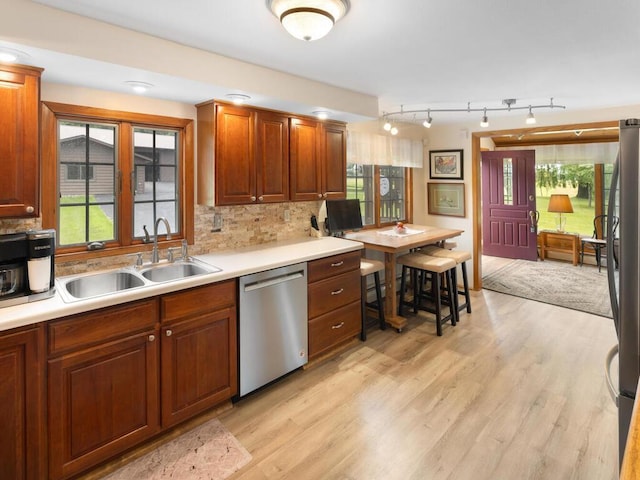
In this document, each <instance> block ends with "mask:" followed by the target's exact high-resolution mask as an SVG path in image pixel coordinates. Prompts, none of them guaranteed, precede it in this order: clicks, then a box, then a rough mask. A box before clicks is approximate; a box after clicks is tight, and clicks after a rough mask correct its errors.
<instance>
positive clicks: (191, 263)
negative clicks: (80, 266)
mask: <svg viewBox="0 0 640 480" xmlns="http://www.w3.org/2000/svg"><path fill="white" fill-rule="evenodd" d="M220 271H221V270H220V269H219V268H218V267H214V266H213V265H209V264H206V263H204V262H200V261H198V260H195V259H193V258H189V260H184V261H177V262H175V263H163V262H161V263H157V264H147V265H144V266H142V267H138V268H137V269H134V268H133V267H125V268H120V269H118V270H112V271H108V272H99V273H92V274H84V275H81V276H78V277H71V278H69V279H65V278H60V279H58V280H57V282H58V285H59V287H60V288H59V291H60V294H61V295H62V299H63V300H64V301H65V302H77V301H78V300H84V299H87V298H93V297H98V296H100V295H107V294H110V293H118V292H122V291H124V290H129V289H131V288H139V287H148V286H151V285H154V284H157V283H163V282H170V281H175V280H182V279H184V278H189V277H193V276H194V275H204V274H207V273H215V272H220Z"/></svg>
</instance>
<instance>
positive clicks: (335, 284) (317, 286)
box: [308, 270, 360, 318]
mask: <svg viewBox="0 0 640 480" xmlns="http://www.w3.org/2000/svg"><path fill="white" fill-rule="evenodd" d="M308 292H309V293H308V305H309V318H314V317H317V316H318V315H323V314H325V313H327V312H330V311H331V310H335V309H336V308H339V307H342V306H344V305H346V304H348V303H351V302H355V301H357V302H360V271H355V270H354V271H352V272H347V273H343V274H342V275H338V276H337V277H333V278H328V279H326V280H322V281H320V282H315V283H312V284H311V285H309V290H308Z"/></svg>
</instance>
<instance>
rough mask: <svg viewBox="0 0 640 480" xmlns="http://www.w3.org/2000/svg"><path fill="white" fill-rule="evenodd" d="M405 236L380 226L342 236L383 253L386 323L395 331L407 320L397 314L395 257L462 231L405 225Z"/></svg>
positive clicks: (454, 235) (457, 234)
mask: <svg viewBox="0 0 640 480" xmlns="http://www.w3.org/2000/svg"><path fill="white" fill-rule="evenodd" d="M405 227H406V229H407V233H406V234H398V233H396V232H395V230H394V228H395V227H383V228H376V229H370V230H361V231H359V232H350V233H347V234H346V235H345V238H347V239H349V240H355V241H358V242H362V243H364V246H365V248H369V249H371V250H378V251H380V252H384V266H385V270H384V282H385V287H386V290H385V292H386V293H385V302H384V313H385V317H386V321H387V323H388V324H389V325H391V326H392V327H393V328H395V329H396V330H397V331H398V332H401V331H402V329H403V328H404V327H405V326H406V325H407V319H406V318H404V317H401V316H399V315H398V298H397V291H396V257H397V256H398V255H399V254H403V253H405V252H407V251H408V250H410V249H412V248H418V247H424V246H425V245H432V244H434V243H438V242H441V241H443V240H447V239H449V238H453V237H457V236H459V235H460V234H461V233H462V232H464V230H454V229H450V228H440V227H429V226H426V225H412V224H405Z"/></svg>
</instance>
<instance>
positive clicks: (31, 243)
mask: <svg viewBox="0 0 640 480" xmlns="http://www.w3.org/2000/svg"><path fill="white" fill-rule="evenodd" d="M55 248H56V232H55V230H29V231H26V232H21V233H9V234H5V235H0V307H8V306H11V305H18V304H21V303H27V302H33V301H36V300H43V299H45V298H49V297H51V296H53V295H54V293H55V265H54V264H55V262H54V255H55Z"/></svg>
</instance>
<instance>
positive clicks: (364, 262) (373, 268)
mask: <svg viewBox="0 0 640 480" xmlns="http://www.w3.org/2000/svg"><path fill="white" fill-rule="evenodd" d="M383 270H384V263H382V262H380V261H378V260H370V259H368V258H362V259H361V260H360V291H361V297H362V299H361V302H360V303H361V307H362V330H361V331H360V340H362V341H363V342H364V341H365V340H366V339H367V307H372V308H377V310H378V321H379V322H380V330H384V329H385V328H387V322H386V320H385V318H384V305H383V303H382V289H381V288H380V272H381V271H383ZM371 274H373V280H374V281H375V284H376V301H375V302H367V276H368V275H371Z"/></svg>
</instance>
